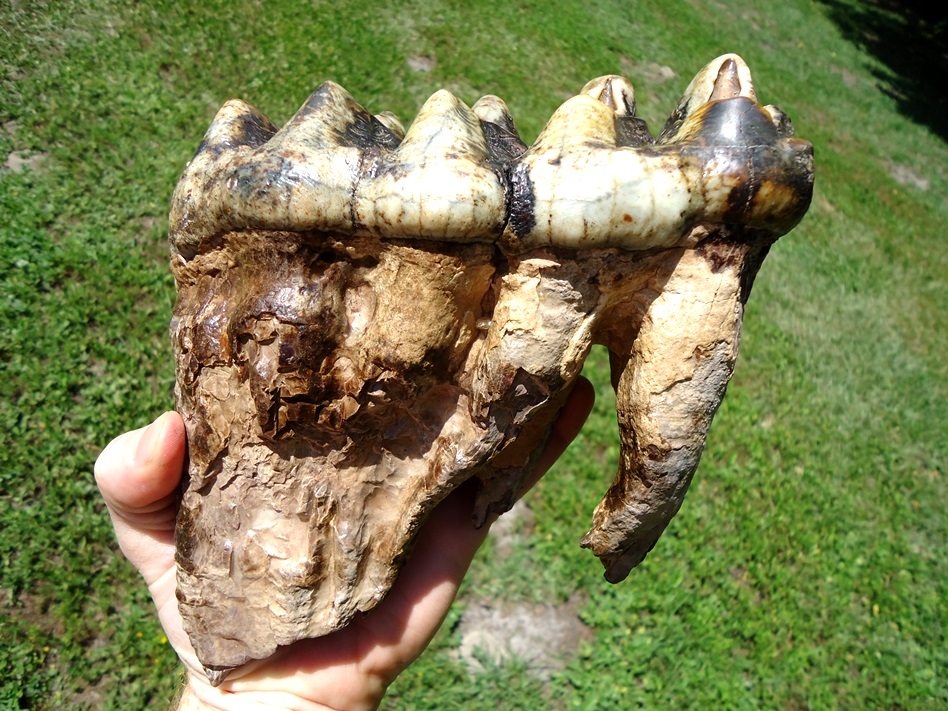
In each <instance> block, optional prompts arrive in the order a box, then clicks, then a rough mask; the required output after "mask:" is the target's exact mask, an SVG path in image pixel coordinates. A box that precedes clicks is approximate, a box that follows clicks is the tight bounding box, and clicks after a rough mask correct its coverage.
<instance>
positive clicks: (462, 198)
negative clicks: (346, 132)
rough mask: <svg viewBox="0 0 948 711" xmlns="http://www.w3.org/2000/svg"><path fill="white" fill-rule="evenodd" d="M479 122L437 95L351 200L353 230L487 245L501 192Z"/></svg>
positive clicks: (494, 232) (499, 223)
mask: <svg viewBox="0 0 948 711" xmlns="http://www.w3.org/2000/svg"><path fill="white" fill-rule="evenodd" d="M490 159H491V154H490V150H489V147H488V144H487V139H486V137H485V135H484V130H483V128H482V126H481V121H480V119H479V118H478V116H477V114H475V113H474V112H473V111H472V110H471V109H470V108H469V107H468V106H466V105H465V104H464V103H463V102H462V101H461V100H460V99H458V98H457V97H456V96H454V95H453V94H451V93H450V92H448V91H446V90H444V89H442V90H441V91H438V92H436V93H435V94H433V95H432V96H431V98H430V99H428V101H426V102H425V105H424V106H422V107H421V110H420V111H419V112H418V115H417V116H416V117H415V120H414V122H413V123H412V124H411V126H410V127H409V128H408V131H407V133H406V134H405V137H404V139H402V141H401V143H400V144H399V145H398V147H397V148H396V149H395V150H394V151H393V152H392V154H391V155H390V156H386V157H385V159H384V160H382V161H380V162H379V163H378V164H377V166H376V167H375V169H374V170H372V171H369V172H367V173H366V174H365V175H364V176H363V179H362V181H361V182H360V184H359V185H358V186H357V188H356V190H355V194H354V205H353V213H354V215H355V218H356V223H357V224H358V225H359V226H361V227H362V228H365V229H367V230H368V231H370V232H372V233H374V234H377V235H378V236H381V237H397V238H403V239H412V238H422V239H438V240H443V241H445V242H464V241H470V242H490V241H493V240H494V239H496V238H497V236H499V234H500V232H501V230H502V229H503V215H504V205H505V198H504V187H503V185H502V184H501V179H500V177H499V176H498V175H497V173H496V172H495V171H494V170H493V169H492V168H491V167H490V165H489V163H490Z"/></svg>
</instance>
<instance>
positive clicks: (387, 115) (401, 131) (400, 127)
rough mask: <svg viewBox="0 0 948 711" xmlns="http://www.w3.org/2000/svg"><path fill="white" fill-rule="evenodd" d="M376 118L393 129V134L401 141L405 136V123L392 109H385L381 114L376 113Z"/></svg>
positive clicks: (389, 128) (386, 126)
mask: <svg viewBox="0 0 948 711" xmlns="http://www.w3.org/2000/svg"><path fill="white" fill-rule="evenodd" d="M375 120H376V121H378V122H379V123H380V124H382V125H383V126H385V128H387V129H388V130H389V131H391V133H392V135H394V136H395V137H396V138H397V139H398V140H399V141H401V140H402V139H403V138H404V137H405V126H404V124H402V122H401V120H400V119H399V118H398V116H396V115H395V114H393V113H392V112H391V111H383V112H382V113H380V114H376V115H375Z"/></svg>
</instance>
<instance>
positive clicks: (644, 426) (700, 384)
mask: <svg viewBox="0 0 948 711" xmlns="http://www.w3.org/2000/svg"><path fill="white" fill-rule="evenodd" d="M747 252H748V247H747V246H746V245H737V244H728V243H724V242H715V243H710V244H704V245H699V247H698V248H696V249H693V250H691V249H688V250H680V258H678V259H677V261H676V262H673V263H672V266H671V267H670V270H669V273H667V274H666V275H664V276H663V278H666V279H667V280H666V281H665V283H664V285H663V286H662V288H661V289H660V290H658V291H656V292H655V293H656V294H657V295H656V296H655V298H654V299H653V300H652V302H651V303H650V304H648V306H647V308H646V311H645V316H644V318H643V320H642V323H641V326H640V327H639V329H638V332H637V333H633V334H628V337H629V338H631V339H632V340H631V343H628V341H627V342H626V343H625V344H623V343H622V339H621V338H615V337H614V338H612V339H611V340H612V342H610V343H609V344H608V345H609V348H610V351H611V352H612V367H613V371H614V372H613V382H615V383H616V408H617V410H618V419H619V430H620V436H621V449H620V462H619V472H618V474H617V475H616V478H615V481H614V482H613V484H612V486H611V488H610V489H609V491H608V493H607V494H606V496H605V497H604V498H603V500H602V502H600V504H599V505H598V506H597V508H596V511H595V513H594V515H593V526H592V529H591V530H590V531H589V533H588V534H587V535H586V537H585V539H584V540H583V542H582V545H583V547H584V548H589V549H591V550H592V551H593V552H594V553H595V554H596V555H597V556H598V557H599V558H600V559H601V560H602V563H603V565H604V566H605V568H606V572H605V576H606V579H607V580H609V581H610V582H613V583H615V582H619V581H621V580H623V579H625V577H626V576H627V575H628V574H629V571H630V570H632V568H634V567H635V566H636V565H638V564H639V563H640V562H641V561H642V560H643V559H644V558H645V556H646V555H647V554H648V552H649V551H650V550H651V549H652V547H653V546H654V545H655V543H656V541H657V540H658V538H659V536H661V534H662V532H663V531H664V530H665V528H666V526H668V523H669V522H670V521H671V519H672V517H673V516H674V515H675V514H676V513H677V512H678V510H679V508H680V507H681V504H682V500H683V499H684V496H685V493H686V492H687V491H688V486H689V485H690V483H691V479H692V476H693V475H694V472H695V469H696V468H697V466H698V460H699V459H700V456H701V451H702V450H703V448H704V444H705V440H706V438H707V434H708V428H709V427H710V425H711V419H712V418H713V416H714V413H715V412H716V411H717V408H718V405H720V403H721V400H722V399H723V397H724V391H725V388H726V386H727V383H728V380H729V379H730V377H731V373H732V372H733V369H734V362H735V360H736V359H737V352H738V343H739V339H740V329H741V317H742V313H743V306H742V303H741V288H742V287H741V272H742V269H743V265H744V260H745V257H746V256H747ZM622 348H625V352H624V353H623V352H619V351H620V349H622Z"/></svg>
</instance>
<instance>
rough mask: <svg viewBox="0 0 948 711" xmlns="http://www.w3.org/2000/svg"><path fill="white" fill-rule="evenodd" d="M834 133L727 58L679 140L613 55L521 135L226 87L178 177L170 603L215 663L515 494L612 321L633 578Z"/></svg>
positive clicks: (284, 630)
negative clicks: (183, 458)
mask: <svg viewBox="0 0 948 711" xmlns="http://www.w3.org/2000/svg"><path fill="white" fill-rule="evenodd" d="M812 181H813V163H812V148H811V146H810V144H808V143H806V142H805V141H800V140H797V139H794V138H793V137H792V130H791V128H790V123H789V120H788V119H787V118H786V116H785V115H784V114H783V113H782V112H780V111H779V110H778V109H775V108H773V107H761V106H760V105H758V103H757V99H756V95H755V93H754V89H753V86H752V84H751V79H750V73H749V71H748V70H747V67H746V65H745V64H744V62H743V61H742V60H741V59H740V58H739V57H737V56H735V55H725V56H724V57H720V58H718V59H717V60H715V61H714V62H712V63H711V64H709V65H708V66H707V67H706V68H705V69H703V70H702V71H701V72H700V73H699V74H698V75H697V76H696V77H695V79H694V81H692V83H691V84H690V85H689V87H688V89H687V90H686V92H685V95H684V97H683V98H682V100H681V102H680V103H679V105H678V107H677V108H676V110H675V112H674V113H673V114H672V116H671V118H670V119H669V121H668V123H667V124H666V126H665V129H664V131H663V132H662V134H661V136H660V137H659V138H658V139H655V138H653V137H652V135H651V133H650V132H649V131H648V128H647V126H646V125H645V123H644V122H643V121H642V120H641V119H638V118H636V117H635V101H634V94H633V90H632V86H631V85H630V84H629V83H628V82H627V81H626V80H625V79H623V78H621V77H614V76H611V77H602V78H600V79H597V80H594V81H592V82H590V83H589V84H587V85H586V87H584V89H583V90H582V92H581V93H580V94H579V95H578V96H576V97H574V98H572V99H570V100H569V101H567V102H566V103H565V104H564V105H563V106H562V107H561V108H560V109H559V110H558V111H557V112H556V113H555V114H554V116H553V117H552V119H551V120H550V122H549V124H548V125H547V127H546V128H545V129H544V130H543V132H542V133H541V135H540V136H539V138H538V139H537V141H536V143H535V144H534V145H533V146H532V147H530V148H529V149H528V148H527V146H526V145H524V144H523V143H522V141H521V140H520V138H519V136H518V135H517V131H516V128H515V126H514V122H513V120H512V118H511V117H510V114H509V112H508V111H507V108H506V106H505V105H504V104H503V102H502V101H501V100H500V99H498V98H497V97H493V96H488V97H484V98H483V99H481V100H480V101H478V102H477V103H476V104H475V105H474V106H473V107H472V108H468V107H467V106H465V105H464V104H463V103H462V102H460V101H459V100H458V99H456V98H455V97H453V96H452V95H451V94H449V93H448V92H445V91H441V92H438V93H436V94H435V95H434V96H432V98H431V99H430V100H429V101H428V102H427V103H426V104H425V106H424V107H423V108H422V109H421V111H420V112H419V114H418V116H417V117H416V119H415V121H414V123H413V124H412V125H411V127H410V128H409V129H408V131H407V132H405V131H404V129H402V127H401V124H400V123H399V122H398V119H397V118H395V117H394V116H392V115H391V114H382V115H379V116H372V115H371V114H369V113H368V112H367V111H366V110H365V109H363V108H362V107H361V106H359V105H358V104H357V103H356V102H355V100H354V99H353V98H352V97H351V96H350V95H349V94H347V93H346V92H345V91H344V90H343V89H341V88H340V87H338V86H337V85H335V84H331V83H327V84H324V85H323V86H322V87H320V88H319V89H318V90H317V91H316V92H315V93H314V94H313V95H312V96H311V97H310V99H309V100H308V101H307V102H306V104H304V106H303V107H302V108H301V109H300V111H299V112H297V114H296V115H295V116H294V117H293V118H292V119H291V120H290V121H289V122H288V123H287V124H286V126H284V127H283V128H282V129H280V130H279V131H278V130H277V129H276V128H275V127H274V126H273V125H272V124H271V123H270V121H269V120H268V119H267V118H266V117H265V116H263V115H262V114H260V113H259V112H258V111H257V110H256V109H254V108H252V107H250V106H248V105H247V104H244V103H242V102H239V101H231V102H228V103H227V104H226V105H225V106H224V107H223V108H222V109H221V111H220V112H219V114H218V116H217V118H216V119H215V121H214V123H213V124H212V126H211V128H210V129H209V130H208V133H207V135H206V136H205V139H204V142H203V143H202V144H201V146H200V148H199V149H198V152H197V154H196V155H195V157H194V159H193V160H192V161H191V163H190V165H189V167H188V169H187V170H186V172H185V174H184V176H183V177H182V178H181V181H180V183H179V185H178V188H177V189H176V191H175V197H174V201H173V206H172V212H171V239H172V243H173V247H174V258H173V261H172V263H173V269H174V273H175V279H176V283H177V288H178V302H177V304H176V306H175V312H174V319H173V321H172V335H173V340H174V345H175V353H176V359H177V391H176V392H177V402H178V409H179V410H180V412H181V413H182V415H183V416H184V418H185V422H186V425H187V429H188V442H189V465H188V476H187V481H186V486H185V489H184V492H183V495H182V502H181V509H180V513H179V517H178V526H177V533H176V541H177V550H178V555H177V561H178V599H179V604H180V609H181V613H182V617H183V619H184V623H185V627H186V629H187V631H188V634H189V635H190V638H191V641H192V643H193V645H194V648H195V650H196V652H197V655H198V658H199V659H200V660H201V662H202V664H203V665H204V667H205V669H206V671H207V674H208V677H209V678H210V679H211V680H212V682H215V683H219V682H220V681H221V680H222V679H223V678H224V677H225V676H226V674H227V673H228V672H229V671H230V670H231V669H233V668H235V667H237V666H240V665H241V664H244V663H245V662H247V661H249V660H251V659H259V658H264V657H267V656H269V655H270V654H272V653H273V652H274V651H275V650H276V648H277V646H279V645H286V644H290V643H292V642H294V641H296V640H299V639H304V638H309V637H316V636H320V635H324V634H327V633H329V632H331V631H333V630H336V629H339V628H340V627H342V626H344V625H346V624H347V622H349V620H351V619H352V617H353V615H355V614H356V613H357V612H360V611H368V610H371V609H372V608H373V607H374V606H375V605H376V604H378V602H379V601H380V600H381V599H382V598H383V597H384V596H385V594H386V593H387V592H388V590H389V588H390V587H391V585H392V584H393V582H394V580H395V578H396V576H397V574H398V570H399V568H400V566H401V565H402V563H403V562H404V560H405V559H406V557H407V555H408V554H409V551H410V547H411V543H412V540H413V537H414V535H415V533H416V532H417V530H418V528H419V526H420V525H421V524H422V523H423V521H424V519H425V516H426V515H427V514H428V513H429V512H430V511H431V509H432V508H433V507H434V506H435V505H436V504H437V503H438V502H439V501H441V500H442V499H443V498H444V497H445V496H447V495H448V494H449V493H450V492H451V491H453V490H454V489H455V488H457V487H458V486H459V485H460V484H461V483H462V482H464V481H466V480H468V479H470V478H472V477H474V478H476V479H477V480H478V481H479V483H480V488H479V493H478V496H477V499H476V502H475V508H474V511H473V517H474V523H475V524H476V525H481V524H483V523H484V522H486V521H487V520H488V518H489V516H490V515H491V514H495V513H501V512H503V511H505V510H506V509H507V508H509V507H510V506H511V505H512V503H513V501H515V499H516V497H517V496H518V495H519V494H520V493H521V491H522V488H523V485H524V482H525V481H526V479H527V478H528V476H529V473H530V470H531V468H532V467H533V465H534V463H535V459H536V456H537V454H538V452H539V450H540V449H541V448H542V443H543V441H544V439H545V437H546V435H547V433H548V431H549V427H550V425H551V422H552V420H553V419H554V417H555V415H556V413H557V411H558V408H559V407H560V406H561V404H562V402H563V401H564V399H565V397H566V395H567V393H568V392H569V389H570V387H571V386H572V384H573V382H574V381H575V378H576V376H577V375H578V374H579V371H580V369H581V368H582V364H583V361H584V359H585V357H586V355H587V354H588V352H589V349H590V347H591V346H592V344H594V343H601V344H604V345H605V346H606V347H607V348H608V349H609V351H610V354H611V363H612V369H613V384H614V386H615V388H616V393H617V409H618V416H619V429H620V433H621V438H622V449H621V461H620V467H619V473H618V474H617V476H616V479H615V481H614V483H613V484H612V486H611V488H610V489H609V491H608V493H607V494H606V496H605V498H604V499H603V501H602V502H601V503H600V504H599V506H598V507H597V509H596V511H595V513H594V516H593V526H592V529H591V530H590V531H589V533H588V534H587V535H586V537H585V539H584V540H583V546H585V547H587V548H590V549H591V550H592V551H593V552H594V553H595V554H596V555H597V556H599V557H600V558H601V559H602V561H603V564H604V565H605V567H606V577H607V578H608V579H609V580H610V581H613V582H616V581H619V580H622V579H623V578H624V577H625V576H626V575H627V574H628V572H629V571H630V570H631V568H633V567H634V566H635V565H637V564H638V563H639V562H640V561H641V560H642V559H643V558H644V557H645V555H646V554H647V553H648V551H649V550H650V549H651V548H652V546H653V545H654V544H655V542H656V540H657V539H658V537H659V536H660V535H661V533H662V531H663V530H664V529H665V527H666V526H667V525H668V522H669V520H670V519H671V518H672V516H674V514H675V513H676V512H677V511H678V509H679V507H680V506H681V502H682V498H683V497H684V494H685V492H686V490H687V488H688V485H689V483H690V481H691V477H692V475H693V474H694V471H695V468H696V467H697V464H698V459H699V457H700V454H701V451H702V449H703V447H704V443H705V438H706V436H707V432H708V428H709V426H710V423H711V418H712V417H713V415H714V412H715V411H716V409H717V407H718V405H719V404H720V402H721V399H722V398H723V396H724V391H725V387H726V385H727V382H728V380H729V378H730V376H731V373H732V371H733V367H734V362H735V359H736V357H737V351H738V342H739V337H740V328H741V319H742V314H743V306H744V303H745V302H746V300H747V298H748V295H749V292H750V288H751V285H752V283H753V280H754V277H755V275H756V272H757V269H758V268H759V266H760V263H761V261H762V260H763V258H764V256H765V255H766V253H767V250H768V249H769V247H770V245H771V244H772V243H773V241H774V240H775V239H776V238H777V237H779V236H780V235H782V234H784V233H786V232H787V231H789V230H790V229H792V228H793V227H794V226H795V225H796V224H797V222H799V220H800V219H801V218H802V216H803V214H804V213H805V212H806V209H807V207H808V205H809V201H810V197H811V193H812Z"/></svg>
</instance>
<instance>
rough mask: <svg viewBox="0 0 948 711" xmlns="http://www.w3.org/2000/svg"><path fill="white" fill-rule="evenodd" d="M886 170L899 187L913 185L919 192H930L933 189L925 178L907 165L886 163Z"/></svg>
mask: <svg viewBox="0 0 948 711" xmlns="http://www.w3.org/2000/svg"><path fill="white" fill-rule="evenodd" d="M885 168H886V170H887V171H889V175H891V176H892V178H893V179H894V180H895V182H897V183H898V184H899V185H913V186H915V187H916V188H918V189H919V190H928V189H929V188H930V187H931V183H929V182H928V180H927V179H926V178H923V177H922V176H921V175H919V174H918V173H916V172H915V171H914V170H912V168H910V167H909V166H907V165H900V164H899V163H892V162H886V164H885Z"/></svg>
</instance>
